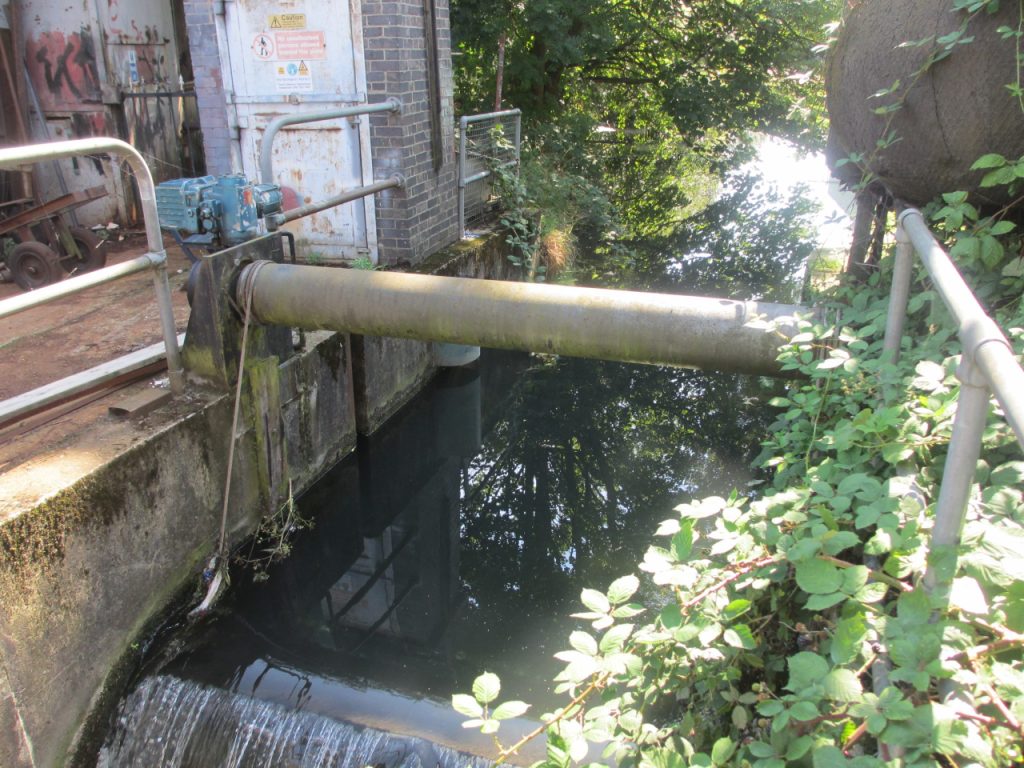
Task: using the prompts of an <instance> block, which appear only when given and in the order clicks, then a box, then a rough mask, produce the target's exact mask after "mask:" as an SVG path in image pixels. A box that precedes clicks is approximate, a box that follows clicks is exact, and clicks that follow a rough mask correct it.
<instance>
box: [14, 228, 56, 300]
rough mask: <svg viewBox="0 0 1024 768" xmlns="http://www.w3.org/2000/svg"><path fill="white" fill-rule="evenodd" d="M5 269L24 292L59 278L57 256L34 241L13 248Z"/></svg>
mask: <svg viewBox="0 0 1024 768" xmlns="http://www.w3.org/2000/svg"><path fill="white" fill-rule="evenodd" d="M7 267H8V269H10V270H11V277H13V278H14V282H15V283H17V284H18V287H19V288H21V289H22V290H24V291H32V290H35V289H36V288H42V287H43V286H44V285H49V284H50V283H55V282H57V281H58V280H60V278H61V271H60V259H59V258H58V256H57V254H56V253H54V252H53V251H51V250H50V249H49V248H48V247H47V246H45V245H43V244H42V243H39V242H36V241H35V240H29V241H27V242H24V243H19V244H18V245H16V246H14V248H13V249H12V250H11V255H10V256H8V258H7Z"/></svg>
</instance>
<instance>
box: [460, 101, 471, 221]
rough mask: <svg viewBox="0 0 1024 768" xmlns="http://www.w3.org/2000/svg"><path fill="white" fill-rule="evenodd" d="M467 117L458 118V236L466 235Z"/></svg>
mask: <svg viewBox="0 0 1024 768" xmlns="http://www.w3.org/2000/svg"><path fill="white" fill-rule="evenodd" d="M468 125H469V118H468V117H462V118H460V119H459V238H463V237H465V236H466V184H467V182H466V128H467V126H468Z"/></svg>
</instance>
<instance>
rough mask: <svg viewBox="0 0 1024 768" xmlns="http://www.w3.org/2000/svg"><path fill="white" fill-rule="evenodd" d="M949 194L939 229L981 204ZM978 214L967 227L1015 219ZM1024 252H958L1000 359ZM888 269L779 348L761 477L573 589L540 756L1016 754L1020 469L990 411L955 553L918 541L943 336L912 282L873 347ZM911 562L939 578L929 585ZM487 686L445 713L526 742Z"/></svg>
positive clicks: (948, 325) (946, 432) (959, 230)
mask: <svg viewBox="0 0 1024 768" xmlns="http://www.w3.org/2000/svg"><path fill="white" fill-rule="evenodd" d="M964 203H965V201H963V200H959V199H957V198H956V197H954V198H953V199H951V200H949V199H947V200H946V201H945V208H941V207H936V208H935V209H934V210H933V211H932V212H931V215H932V216H933V218H934V219H935V220H936V221H937V222H938V223H939V225H940V233H941V234H942V235H943V236H944V237H946V239H947V242H949V243H956V242H963V241H965V240H967V239H968V238H969V237H970V236H971V227H975V228H976V225H977V224H978V220H979V219H980V217H978V216H974V217H972V216H971V215H970V213H971V212H970V211H967V212H965V214H964V216H963V218H962V220H960V221H957V220H956V219H957V217H956V216H955V215H953V216H951V215H950V211H949V210H946V209H948V208H950V207H951V206H957V205H962V204H964ZM972 218H973V221H972ZM993 224H994V222H992V221H987V222H984V223H983V225H982V226H983V227H987V229H986V230H985V231H984V232H982V233H981V234H980V237H984V236H987V235H989V234H990V233H991V232H992V230H993V228H995V229H998V230H1002V231H1000V233H999V234H1001V235H1006V234H1007V233H1008V232H1009V228H1008V227H1006V226H1005V225H1003V226H999V225H996V226H995V227H993ZM943 225H944V226H945V227H946V228H945V230H943V229H941V226H943ZM975 234H977V232H976V233H975ZM966 247H968V246H961V249H964V248H966ZM970 247H973V246H970ZM985 247H986V246H984V245H982V244H980V242H979V248H985ZM987 247H988V248H989V249H991V248H992V246H987ZM989 252H990V253H991V251H989ZM970 253H973V251H971V252H970ZM970 253H968V255H970ZM1019 253H1020V243H1019V242H1017V241H1012V242H1010V244H1009V247H1006V248H1001V249H1000V259H999V260H998V262H997V261H996V260H995V258H994V257H992V256H990V257H987V258H986V257H985V256H981V255H980V254H981V251H980V250H979V258H978V259H977V260H976V262H977V263H976V264H975V263H973V262H972V263H969V264H967V265H966V267H967V271H968V272H970V271H971V270H972V268H973V267H975V266H977V267H978V268H979V269H982V268H983V269H984V274H987V275H992V273H993V271H994V272H995V278H994V279H988V280H987V281H986V292H987V294H988V298H989V300H990V302H991V306H995V307H999V313H1000V316H999V320H1000V321H1001V325H1002V327H1003V328H1007V329H1009V335H1010V336H1011V337H1012V342H1013V344H1014V345H1015V348H1016V349H1017V351H1018V353H1019V352H1020V351H1021V349H1024V312H1022V310H1021V305H1020V299H1019V297H1020V295H1021V287H1022V286H1021V284H1020V282H1021V279H1020V276H1019V275H1020V270H1019V268H1016V269H1015V268H1011V267H1012V265H1013V263H1014V260H1015V259H1016V260H1017V261H1018V262H1019V256H1016V255H1015V254H1019ZM993 267H995V270H993ZM1018 267H1019V264H1018ZM889 268H890V267H889V264H888V262H887V261H883V264H882V267H881V271H880V272H879V273H876V274H874V275H872V276H871V278H870V279H869V280H868V281H867V282H866V283H856V284H854V283H850V284H842V285H840V286H839V287H838V288H837V289H835V291H834V293H833V295H832V296H831V297H830V300H829V301H828V302H827V306H826V312H825V313H824V315H823V316H824V317H828V318H832V319H833V320H834V322H828V323H819V322H812V321H811V320H800V321H799V328H798V331H799V332H798V333H797V335H796V336H795V337H793V338H792V341H791V342H790V343H789V344H787V345H786V346H785V347H784V348H783V350H782V352H781V361H782V364H783V367H784V368H785V369H787V370H790V371H794V372H798V373H800V374H802V375H803V376H805V377H806V378H805V379H804V380H803V381H801V382H799V383H793V384H791V385H790V387H789V390H788V392H787V393H786V394H785V396H783V397H777V398H775V399H774V400H772V401H771V403H770V404H771V405H772V406H774V407H776V408H778V409H779V413H778V418H777V419H776V421H775V424H774V425H773V426H772V428H771V430H770V435H769V437H768V438H767V439H766V440H765V441H764V443H763V447H764V450H763V453H762V456H761V458H760V459H759V462H760V463H761V465H762V466H763V467H765V468H766V469H767V470H768V471H769V472H770V477H771V479H770V481H769V483H768V485H767V487H766V488H764V489H762V490H761V491H760V493H758V494H756V495H755V494H751V495H747V496H741V495H739V494H737V493H735V492H734V493H733V494H732V495H731V496H730V497H729V498H727V499H726V498H720V497H711V498H706V499H702V500H697V501H693V502H691V503H688V504H683V505H681V506H679V507H677V508H676V510H675V511H676V514H675V515H674V516H672V517H671V518H669V519H666V520H665V521H664V522H662V523H661V525H660V526H659V527H658V529H657V530H656V531H655V532H654V535H655V543H654V544H653V545H652V546H651V547H650V548H649V550H648V551H647V553H646V555H645V557H644V560H643V562H642V563H640V564H639V570H640V571H641V572H643V574H645V576H644V579H643V581H641V579H640V578H638V577H637V576H636V575H627V576H624V577H622V578H620V579H618V580H616V581H615V582H613V583H612V584H611V585H610V586H609V588H608V589H607V590H606V591H598V590H590V589H588V590H584V591H583V593H582V595H581V600H582V603H583V606H584V609H585V610H583V611H582V612H580V613H578V614H574V615H575V616H577V617H578V618H579V619H581V621H583V622H586V625H587V627H588V628H587V629H580V630H579V631H576V632H573V633H572V635H571V636H570V637H569V644H570V646H571V647H570V648H569V649H566V650H565V651H562V652H560V653H559V654H556V655H557V658H559V659H560V660H562V661H564V662H565V668H564V669H563V670H562V671H561V673H560V674H559V675H558V676H557V677H556V678H555V683H556V686H557V687H556V693H565V694H567V696H568V697H569V698H568V702H567V704H566V705H565V706H564V707H562V708H560V709H558V710H556V711H555V712H552V713H549V714H547V715H544V716H543V718H542V720H543V721H544V724H543V725H542V726H541V727H539V728H538V729H537V731H535V732H534V733H533V734H531V736H539V735H542V734H543V733H545V732H546V736H547V759H546V761H544V762H543V763H542V764H541V765H543V766H544V767H545V768H548V767H550V768H556V767H557V768H567V767H568V766H570V765H571V764H572V763H574V762H578V763H584V764H586V761H591V760H594V759H595V758H594V757H593V756H594V755H595V754H596V752H597V751H598V749H602V750H603V757H604V758H605V759H609V758H610V759H613V760H615V761H617V762H618V763H619V764H620V765H624V766H639V768H682V766H688V765H695V766H725V765H737V766H748V765H749V766H753V767H754V768H781V766H785V765H788V764H804V765H813V766H816V767H821V768H826V767H831V766H841V765H850V766H864V767H865V768H867V767H869V766H876V765H884V764H895V765H905V766H933V765H954V764H955V765H984V766H988V765H1010V764H1015V763H1019V762H1020V761H1021V760H1022V759H1024V755H1022V743H1024V726H1022V723H1024V660H1022V652H1024V505H1022V492H1021V488H1022V483H1021V481H1022V479H1024V461H1022V460H1021V451H1020V448H1019V446H1018V445H1017V443H1016V441H1015V438H1014V436H1013V434H1012V432H1011V431H1010V429H1009V427H1008V426H1007V425H1006V424H1005V422H1004V421H1003V419H1002V417H1001V416H1000V415H999V413H998V412H997V411H998V406H994V407H993V408H992V409H991V410H990V415H989V422H988V426H987V429H986V432H985V436H984V444H983V449H982V459H981V461H980V462H979V464H978V468H977V473H976V477H975V479H976V484H975V486H974V489H973V492H972V495H971V500H970V504H969V509H968V512H967V518H966V523H965V526H964V530H963V538H962V545H961V547H960V549H959V552H958V553H952V552H941V551H934V552H929V546H928V539H929V532H930V529H931V526H932V511H933V507H934V504H935V502H936V499H937V496H938V487H939V482H940V480H941V477H942V472H943V462H944V459H945V454H946V450H947V446H948V442H949V437H950V431H951V427H952V419H953V416H954V414H955V411H956V397H957V392H958V387H959V384H958V381H957V379H956V378H955V370H956V366H957V362H958V359H959V352H960V349H959V343H958V341H957V339H956V333H955V324H954V323H953V322H952V320H951V319H950V318H949V317H948V316H947V313H946V311H945V309H944V308H943V307H942V304H941V300H939V299H938V298H937V297H936V296H935V295H934V294H933V293H932V292H931V291H930V290H927V283H926V281H925V280H924V278H923V276H920V275H919V276H918V283H919V284H918V285H917V286H916V291H917V292H916V293H915V294H913V297H912V299H911V302H910V308H909V317H908V331H907V334H906V335H905V336H904V339H903V349H902V357H901V359H900V360H899V362H898V363H893V362H891V361H890V360H889V359H888V358H887V357H886V356H885V355H883V353H882V336H883V331H884V328H883V326H884V322H885V313H886V308H887V303H888V295H887V294H888V285H889V278H888V274H887V272H888V269H889ZM957 555H959V557H957ZM929 567H931V568H932V569H934V570H935V572H938V573H943V574H946V575H948V576H950V577H952V578H951V583H952V587H951V588H950V589H949V590H947V591H945V592H942V591H941V590H939V591H936V592H935V593H929V592H928V591H926V590H925V589H924V587H923V584H922V578H923V576H924V573H925V570H926V569H927V568H929ZM499 692H500V681H499V680H498V679H497V678H496V677H495V676H494V675H491V674H489V673H488V674H485V675H482V676H481V677H480V678H478V679H477V682H476V684H475V685H474V690H473V695H468V694H463V695H460V696H456V697H454V698H453V704H454V706H455V708H456V709H457V710H458V711H460V712H462V713H463V714H465V715H466V716H467V717H469V718H470V720H469V721H468V722H466V723H465V725H466V726H467V727H475V728H480V730H482V731H483V732H485V733H492V734H495V741H496V744H497V748H498V750H499V753H498V754H499V758H498V759H499V761H501V762H503V761H505V760H507V759H509V758H510V757H512V756H513V755H514V754H515V753H516V751H517V750H518V749H519V748H520V747H521V746H522V743H523V742H522V741H520V742H517V743H516V744H508V745H506V744H502V743H501V742H500V740H499V739H498V734H500V721H501V720H502V719H505V718H506V717H510V716H512V715H519V714H522V713H523V712H524V711H525V708H526V705H525V704H524V703H522V702H506V703H505V704H502V705H499V706H497V707H494V708H492V707H491V705H492V704H493V702H494V701H496V700H497V697H498V695H499ZM593 745H602V746H601V747H600V748H595V747H594V746H593Z"/></svg>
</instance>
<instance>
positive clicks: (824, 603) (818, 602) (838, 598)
mask: <svg viewBox="0 0 1024 768" xmlns="http://www.w3.org/2000/svg"><path fill="white" fill-rule="evenodd" d="M848 597H849V595H847V594H846V593H845V592H833V593H832V594H831V595H811V596H810V597H809V598H807V603H806V607H807V610H809V611H823V610H825V609H826V608H831V607H832V606H833V605H838V604H839V603H841V602H843V600H846V599H847V598H848Z"/></svg>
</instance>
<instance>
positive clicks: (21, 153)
mask: <svg viewBox="0 0 1024 768" xmlns="http://www.w3.org/2000/svg"><path fill="white" fill-rule="evenodd" d="M100 152H103V153H106V154H109V155H114V156H115V157H120V158H123V159H124V160H126V161H127V162H128V165H129V166H130V167H131V169H132V171H133V172H134V174H135V180H136V181H137V182H138V185H139V201H140V204H141V207H142V219H143V223H144V224H145V227H146V241H147V244H148V246H149V253H148V254H147V256H146V257H145V258H144V259H136V260H134V261H135V264H136V266H142V267H143V268H145V267H146V266H150V267H151V268H152V269H153V283H154V287H155V288H156V300H157V305H158V306H159V308H160V328H161V333H162V335H163V339H164V346H165V349H166V355H167V374H168V378H169V379H170V382H171V391H172V392H174V393H175V394H181V393H182V392H184V391H185V371H184V368H183V367H182V364H181V353H180V351H179V350H178V334H177V331H176V330H175V327H174V313H173V312H172V311H171V289H170V285H169V284H168V282H167V253H166V252H165V251H164V243H163V235H162V234H161V232H160V218H159V215H158V213H157V207H156V187H155V186H154V185H153V176H152V174H151V173H150V172H149V166H148V165H146V161H145V160H144V159H143V157H142V155H140V154H139V152H138V150H136V149H135V147H133V146H132V145H131V144H127V143H126V142H123V141H121V140H120V139H111V138H105V137H96V138H90V139H72V140H71V141H55V142H51V143H48V144H30V145H27V146H23V147H8V148H4V149H0V168H11V167H18V166H21V165H26V164H28V163H36V162H40V161H42V160H57V159H60V158H65V157H75V156H79V155H93V154H97V153H100ZM124 266H128V265H124ZM132 271H138V270H137V269H135V267H133V268H132ZM123 274H128V273H127V272H125V271H124V270H123V269H119V268H118V267H117V266H115V267H107V268H106V269H104V270H97V271H96V272H93V273H90V274H85V275H81V276H79V277H73V278H70V279H69V280H65V281H64V282H62V283H59V284H56V285H53V286H48V287H47V288H43V289H40V291H38V292H34V293H36V296H35V297H29V298H28V299H26V300H24V301H18V300H17V299H14V300H8V301H9V302H10V303H11V306H12V307H14V308H13V309H12V310H11V312H12V313H13V312H14V311H22V310H23V309H27V308H28V307H30V306H37V305H39V304H42V303H44V302H45V301H49V300H52V299H54V298H57V297H58V296H66V295H68V294H71V293H75V292H77V291H79V290H82V289H84V288H87V287H90V286H92V285H98V284H100V283H103V282H109V281H110V280H113V279H115V278H116V277H121V276H123Z"/></svg>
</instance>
